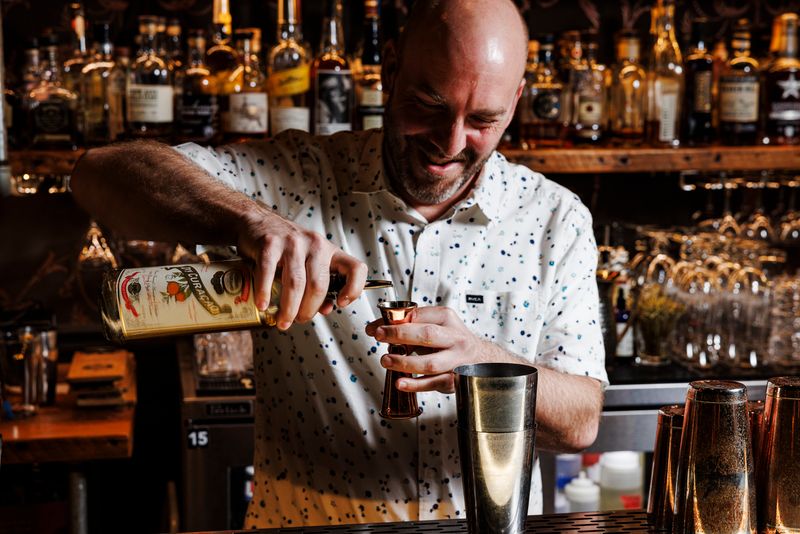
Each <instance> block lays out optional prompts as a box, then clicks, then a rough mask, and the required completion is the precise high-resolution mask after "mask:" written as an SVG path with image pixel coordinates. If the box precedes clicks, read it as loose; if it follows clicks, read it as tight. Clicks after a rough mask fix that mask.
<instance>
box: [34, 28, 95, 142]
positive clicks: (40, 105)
mask: <svg viewBox="0 0 800 534" xmlns="http://www.w3.org/2000/svg"><path fill="white" fill-rule="evenodd" d="M44 48H45V57H46V60H45V64H44V69H43V70H42V77H41V79H40V80H39V83H38V84H37V85H36V87H34V88H33V89H31V90H30V91H29V92H28V94H27V95H25V98H24V101H23V108H24V113H25V115H26V117H27V120H26V124H27V131H28V135H29V136H30V144H31V146H33V147H35V148H72V149H74V148H76V147H77V146H78V145H79V144H80V142H81V139H80V132H79V130H78V94H77V93H76V92H75V91H72V90H70V89H67V88H66V87H64V85H63V80H62V77H61V61H59V58H58V38H57V37H56V36H55V35H49V36H47V37H45V39H44Z"/></svg>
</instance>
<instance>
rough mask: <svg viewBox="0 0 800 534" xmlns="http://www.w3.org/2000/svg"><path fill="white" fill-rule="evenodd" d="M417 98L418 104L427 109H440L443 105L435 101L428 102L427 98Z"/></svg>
mask: <svg viewBox="0 0 800 534" xmlns="http://www.w3.org/2000/svg"><path fill="white" fill-rule="evenodd" d="M415 100H416V101H417V104H418V105H419V106H420V107H423V108H425V109H439V108H440V107H441V106H440V105H439V104H436V103H434V102H427V101H425V100H422V99H421V98H416V99H415Z"/></svg>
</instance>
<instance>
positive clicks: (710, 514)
mask: <svg viewBox="0 0 800 534" xmlns="http://www.w3.org/2000/svg"><path fill="white" fill-rule="evenodd" d="M753 475H754V462H753V455H752V443H751V441H750V421H749V418H748V412H747V389H746V388H745V386H744V385H743V384H740V383H739V382H732V381H725V380H698V381H695V382H691V383H690V384H689V391H688V393H687V394H686V405H685V408H684V421H683V429H682V436H681V448H680V454H679V460H678V472H677V476H676V485H675V515H674V516H673V521H672V532H673V534H700V533H705V532H714V533H715V534H756V492H755V483H754V477H753Z"/></svg>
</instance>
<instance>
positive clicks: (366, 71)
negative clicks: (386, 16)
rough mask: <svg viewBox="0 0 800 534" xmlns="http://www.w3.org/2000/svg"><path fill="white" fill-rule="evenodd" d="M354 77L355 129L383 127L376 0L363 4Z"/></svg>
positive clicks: (382, 95) (368, 0) (369, 0)
mask: <svg viewBox="0 0 800 534" xmlns="http://www.w3.org/2000/svg"><path fill="white" fill-rule="evenodd" d="M360 56H361V67H360V68H359V69H358V76H357V78H356V102H357V106H356V119H357V125H356V129H359V130H369V129H370V128H382V127H383V107H384V103H385V99H384V94H383V83H382V82H381V36H380V19H379V15H378V0H365V1H364V43H363V45H362V47H361V54H360Z"/></svg>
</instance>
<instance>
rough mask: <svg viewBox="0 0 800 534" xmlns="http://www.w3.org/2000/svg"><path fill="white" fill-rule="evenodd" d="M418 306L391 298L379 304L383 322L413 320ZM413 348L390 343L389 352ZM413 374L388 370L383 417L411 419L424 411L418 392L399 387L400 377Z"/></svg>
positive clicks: (393, 352)
mask: <svg viewBox="0 0 800 534" xmlns="http://www.w3.org/2000/svg"><path fill="white" fill-rule="evenodd" d="M416 308H417V303H416V302H411V301H408V300H390V301H385V302H381V303H380V304H378V309H379V310H380V312H381V317H382V318H383V324H386V325H397V324H404V323H407V322H409V321H410V320H411V312H412V311H414V310H415V309H416ZM411 352H412V349H411V348H410V347H408V346H407V345H392V344H390V345H389V354H400V355H407V354H411ZM410 377H411V374H409V373H403V372H400V371H393V370H391V369H387V370H386V381H385V382H384V386H383V403H382V404H381V412H380V414H381V417H383V418H385V419H411V418H413V417H417V416H419V415H420V414H421V413H422V408H420V407H419V406H418V404H417V394H416V393H413V392H408V391H400V390H399V389H397V380H398V379H399V378H410Z"/></svg>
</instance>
